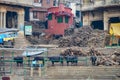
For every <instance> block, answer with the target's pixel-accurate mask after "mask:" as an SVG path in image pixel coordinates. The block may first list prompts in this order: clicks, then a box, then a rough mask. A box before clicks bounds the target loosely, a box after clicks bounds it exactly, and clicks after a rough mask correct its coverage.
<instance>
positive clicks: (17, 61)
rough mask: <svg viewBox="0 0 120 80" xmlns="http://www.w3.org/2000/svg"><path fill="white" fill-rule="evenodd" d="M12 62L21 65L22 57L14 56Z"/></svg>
mask: <svg viewBox="0 0 120 80" xmlns="http://www.w3.org/2000/svg"><path fill="white" fill-rule="evenodd" d="M14 62H16V63H17V66H23V57H20V56H17V57H14Z"/></svg>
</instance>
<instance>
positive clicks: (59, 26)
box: [47, 6, 73, 35]
mask: <svg viewBox="0 0 120 80" xmlns="http://www.w3.org/2000/svg"><path fill="white" fill-rule="evenodd" d="M60 11H62V12H66V13H68V14H71V15H70V16H69V22H68V23H65V16H66V15H59V16H63V22H62V23H58V22H57V18H55V17H57V16H56V13H59V12H60ZM48 13H52V20H48V30H47V32H48V33H51V34H56V35H64V30H65V29H67V28H69V27H70V26H71V25H72V24H73V14H72V12H71V9H70V8H66V7H63V6H62V8H61V7H51V8H49V9H48Z"/></svg>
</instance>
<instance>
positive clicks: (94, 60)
mask: <svg viewBox="0 0 120 80" xmlns="http://www.w3.org/2000/svg"><path fill="white" fill-rule="evenodd" d="M90 60H91V62H92V65H93V66H95V65H96V60H97V57H96V55H94V54H93V55H91V57H90Z"/></svg>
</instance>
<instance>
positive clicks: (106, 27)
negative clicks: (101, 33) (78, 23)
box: [103, 11, 109, 30]
mask: <svg viewBox="0 0 120 80" xmlns="http://www.w3.org/2000/svg"><path fill="white" fill-rule="evenodd" d="M107 15H108V13H107V12H106V11H104V15H103V16H104V30H108V19H109V18H108V16H107Z"/></svg>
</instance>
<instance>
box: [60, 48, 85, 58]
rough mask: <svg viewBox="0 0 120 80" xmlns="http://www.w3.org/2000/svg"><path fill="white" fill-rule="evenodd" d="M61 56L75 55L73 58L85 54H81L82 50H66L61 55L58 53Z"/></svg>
mask: <svg viewBox="0 0 120 80" xmlns="http://www.w3.org/2000/svg"><path fill="white" fill-rule="evenodd" d="M60 55H61V56H68V55H69V56H71V55H75V56H87V54H85V53H83V52H82V50H75V49H71V48H70V49H66V50H65V51H63V52H62V53H60Z"/></svg>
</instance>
